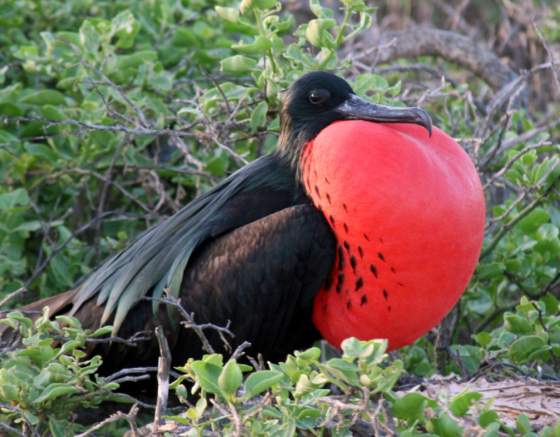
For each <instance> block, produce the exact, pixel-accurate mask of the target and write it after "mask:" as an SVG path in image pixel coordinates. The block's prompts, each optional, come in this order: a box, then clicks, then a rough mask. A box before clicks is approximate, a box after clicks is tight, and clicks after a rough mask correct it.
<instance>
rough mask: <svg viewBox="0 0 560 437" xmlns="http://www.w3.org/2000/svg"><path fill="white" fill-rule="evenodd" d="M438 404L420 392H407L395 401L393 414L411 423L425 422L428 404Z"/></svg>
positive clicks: (432, 405)
mask: <svg viewBox="0 0 560 437" xmlns="http://www.w3.org/2000/svg"><path fill="white" fill-rule="evenodd" d="M436 405H437V404H436V403H435V402H434V401H433V400H431V399H429V398H427V397H426V396H423V395H421V394H419V393H407V394H406V395H404V396H403V397H402V398H399V399H397V400H395V402H393V408H392V411H393V414H394V415H395V417H397V418H399V419H404V420H406V421H407V422H408V423H409V424H412V423H415V422H423V421H424V420H425V415H424V411H425V410H426V407H427V406H431V407H434V406H436Z"/></svg>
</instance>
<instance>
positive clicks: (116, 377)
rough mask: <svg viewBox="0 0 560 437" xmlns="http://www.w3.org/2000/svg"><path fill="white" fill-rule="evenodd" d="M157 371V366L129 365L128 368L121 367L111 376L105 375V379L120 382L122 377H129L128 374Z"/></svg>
mask: <svg viewBox="0 0 560 437" xmlns="http://www.w3.org/2000/svg"><path fill="white" fill-rule="evenodd" d="M156 371H157V367H153V366H152V367H129V368H126V369H121V370H119V371H118V372H115V373H112V374H111V375H109V376H106V377H105V380H106V381H107V382H118V381H120V378H122V377H127V376H128V375H131V374H132V375H134V374H138V373H140V374H146V373H149V372H156Z"/></svg>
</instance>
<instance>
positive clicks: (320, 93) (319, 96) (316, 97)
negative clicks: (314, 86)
mask: <svg viewBox="0 0 560 437" xmlns="http://www.w3.org/2000/svg"><path fill="white" fill-rule="evenodd" d="M307 98H308V99H309V102H310V103H312V104H313V105H321V104H323V103H325V102H326V101H327V100H329V99H330V98H331V93H329V91H328V90H325V89H318V90H313V91H311V92H310V93H309V96H308V97H307Z"/></svg>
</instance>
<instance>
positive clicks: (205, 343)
mask: <svg viewBox="0 0 560 437" xmlns="http://www.w3.org/2000/svg"><path fill="white" fill-rule="evenodd" d="M144 299H146V300H156V301H158V302H161V303H163V304H166V305H171V306H172V307H174V308H176V309H177V310H178V311H179V314H180V315H181V317H182V318H183V321H181V324H182V325H183V326H184V327H185V328H187V329H192V330H193V331H194V333H195V334H196V336H197V337H198V338H199V339H200V342H201V343H202V349H203V350H204V351H205V352H207V353H209V354H213V353H215V351H214V348H213V347H212V345H211V344H210V341H209V340H208V337H207V336H206V334H205V333H204V331H205V330H207V329H210V330H213V331H216V332H217V333H218V335H219V336H220V339H221V340H222V342H223V344H224V346H225V347H226V349H229V350H231V345H230V344H229V342H228V341H227V339H226V338H225V336H226V335H227V336H229V337H231V338H233V337H235V335H234V334H233V332H231V331H230V330H229V324H230V323H229V322H228V324H227V325H226V326H225V327H224V326H218V325H215V324H214V323H196V322H195V321H194V313H189V312H188V311H187V310H185V308H183V306H182V305H181V302H180V300H179V299H177V298H172V297H169V296H168V297H164V298H160V299H154V298H151V297H145V298H144Z"/></svg>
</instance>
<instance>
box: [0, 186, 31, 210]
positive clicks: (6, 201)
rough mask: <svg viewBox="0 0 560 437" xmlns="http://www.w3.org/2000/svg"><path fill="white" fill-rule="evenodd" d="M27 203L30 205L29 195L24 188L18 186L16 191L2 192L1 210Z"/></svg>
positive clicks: (0, 198) (0, 197) (0, 199)
mask: <svg viewBox="0 0 560 437" xmlns="http://www.w3.org/2000/svg"><path fill="white" fill-rule="evenodd" d="M27 205H29V196H28V195H27V191H26V190H25V189H24V188H17V189H15V190H14V191H10V192H8V193H3V194H0V211H5V210H8V209H12V208H15V207H16V206H27Z"/></svg>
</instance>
